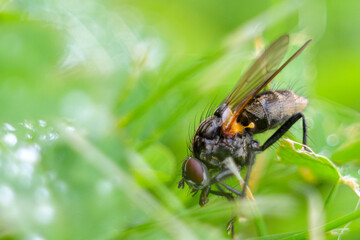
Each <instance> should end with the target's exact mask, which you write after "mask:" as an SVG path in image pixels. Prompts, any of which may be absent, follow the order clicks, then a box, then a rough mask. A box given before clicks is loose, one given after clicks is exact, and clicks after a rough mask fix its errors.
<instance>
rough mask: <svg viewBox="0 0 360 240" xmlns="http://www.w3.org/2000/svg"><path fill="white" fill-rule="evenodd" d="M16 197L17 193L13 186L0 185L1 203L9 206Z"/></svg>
mask: <svg viewBox="0 0 360 240" xmlns="http://www.w3.org/2000/svg"><path fill="white" fill-rule="evenodd" d="M14 199H15V194H14V191H13V190H12V188H10V187H9V186H7V185H0V205H2V206H4V207H7V206H9V205H10V204H11V203H12V202H13V201H14Z"/></svg>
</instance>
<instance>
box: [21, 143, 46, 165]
mask: <svg viewBox="0 0 360 240" xmlns="http://www.w3.org/2000/svg"><path fill="white" fill-rule="evenodd" d="M15 156H16V157H17V158H18V159H19V160H20V161H21V162H23V163H30V164H35V163H37V162H38V161H39V160H40V154H39V152H38V150H37V149H36V148H35V147H33V146H28V147H22V148H19V149H18V150H17V151H16V152H15Z"/></svg>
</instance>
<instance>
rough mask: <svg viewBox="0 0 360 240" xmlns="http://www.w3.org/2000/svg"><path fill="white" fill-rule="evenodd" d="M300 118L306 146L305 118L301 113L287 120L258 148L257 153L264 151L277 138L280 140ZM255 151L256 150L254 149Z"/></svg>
mask: <svg viewBox="0 0 360 240" xmlns="http://www.w3.org/2000/svg"><path fill="white" fill-rule="evenodd" d="M300 118H302V124H303V144H304V145H306V136H307V130H306V121H305V116H304V114H302V113H297V114H295V115H294V116H292V117H291V118H290V119H289V120H287V121H286V122H285V123H284V124H283V125H282V126H281V127H280V128H279V129H278V130H277V131H276V132H275V133H274V134H273V135H272V136H271V137H270V138H269V139H268V140H267V141H266V142H265V143H264V144H263V145H262V146H261V147H259V149H258V150H259V151H264V150H265V149H267V148H268V147H270V146H271V145H273V144H274V143H275V142H276V141H277V140H279V138H281V137H282V136H283V135H284V134H285V133H286V132H287V131H288V130H289V129H290V128H291V127H292V125H294V123H296V121H297V120H299V119H300ZM255 150H256V149H255Z"/></svg>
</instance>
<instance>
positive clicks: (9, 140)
mask: <svg viewBox="0 0 360 240" xmlns="http://www.w3.org/2000/svg"><path fill="white" fill-rule="evenodd" d="M3 141H4V142H5V143H6V144H7V145H9V146H15V144H16V143H17V141H18V140H17V137H16V135H15V134H13V133H7V134H5V135H4V137H3Z"/></svg>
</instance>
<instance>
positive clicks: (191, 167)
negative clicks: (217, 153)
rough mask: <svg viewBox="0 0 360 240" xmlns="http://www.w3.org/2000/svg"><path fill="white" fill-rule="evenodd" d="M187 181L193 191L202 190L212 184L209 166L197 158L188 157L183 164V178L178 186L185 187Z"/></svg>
mask: <svg viewBox="0 0 360 240" xmlns="http://www.w3.org/2000/svg"><path fill="white" fill-rule="evenodd" d="M184 183H186V184H187V185H188V186H189V188H190V189H191V190H192V191H193V192H197V191H198V190H202V189H204V188H205V187H207V186H209V184H210V176H209V171H208V168H207V167H206V166H205V164H204V163H202V162H201V161H199V160H198V159H196V158H193V157H188V158H187V159H185V160H184V163H183V165H182V179H181V181H180V182H179V186H178V188H184Z"/></svg>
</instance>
